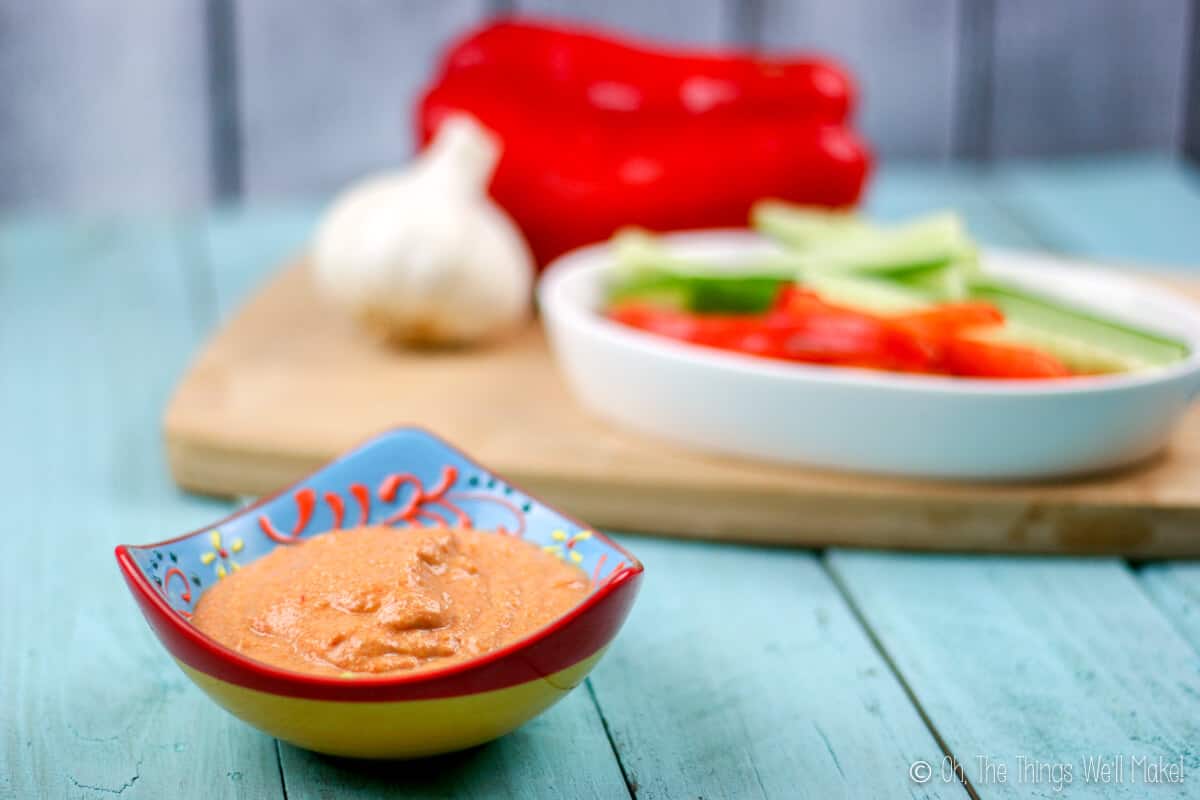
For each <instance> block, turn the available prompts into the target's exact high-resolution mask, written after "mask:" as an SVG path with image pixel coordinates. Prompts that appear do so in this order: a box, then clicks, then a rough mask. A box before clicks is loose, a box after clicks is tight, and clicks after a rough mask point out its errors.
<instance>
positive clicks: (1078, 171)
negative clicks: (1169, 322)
mask: <svg viewBox="0 0 1200 800" xmlns="http://www.w3.org/2000/svg"><path fill="white" fill-rule="evenodd" d="M994 191H995V196H996V197H997V199H998V200H999V201H1000V202H1001V203H1003V204H1004V205H1005V206H1006V207H1007V208H1009V209H1010V211H1011V212H1012V213H1013V214H1015V215H1017V216H1018V217H1019V218H1020V219H1021V220H1022V221H1023V222H1024V223H1025V224H1027V225H1028V226H1029V227H1030V228H1031V229H1033V230H1035V231H1036V232H1037V235H1038V237H1039V238H1041V239H1042V240H1043V241H1045V243H1046V245H1047V246H1048V247H1050V248H1052V249H1055V250H1059V251H1061V252H1065V253H1070V254H1073V255H1080V256H1094V257H1096V258H1102V259H1105V260H1109V261H1118V262H1125V263H1135V264H1153V265H1156V266H1159V265H1161V266H1175V267H1191V268H1196V267H1200V226H1197V224H1196V220H1198V219H1200V174H1198V173H1197V172H1196V170H1195V168H1193V167H1188V166H1186V165H1184V164H1183V163H1182V162H1178V161H1175V160H1172V159H1169V158H1164V157H1146V156H1129V157H1124V158H1111V157H1110V158H1103V159H1085V160H1078V161H1062V162H1055V163H1046V164H1034V165H1021V166H1012V167H1007V168H1005V169H1003V170H1002V171H1000V172H998V173H997V176H996V185H995V189H994Z"/></svg>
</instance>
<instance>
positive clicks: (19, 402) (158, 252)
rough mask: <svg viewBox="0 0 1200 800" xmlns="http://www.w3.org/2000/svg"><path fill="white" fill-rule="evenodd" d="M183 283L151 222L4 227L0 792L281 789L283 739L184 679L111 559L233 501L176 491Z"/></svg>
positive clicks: (189, 343) (263, 792)
mask: <svg viewBox="0 0 1200 800" xmlns="http://www.w3.org/2000/svg"><path fill="white" fill-rule="evenodd" d="M187 287H188V284H187V282H186V281H185V276H184V275H183V272H182V266H181V259H180V252H179V247H178V237H177V236H175V234H174V232H173V231H172V230H170V229H168V228H164V226H161V225H156V224H152V223H149V222H133V223H130V224H128V225H118V224H106V223H96V224H79V225H56V224H44V225H37V226H35V225H27V226H22V227H12V226H8V227H3V228H0V296H2V297H4V298H5V303H4V313H3V314H0V385H2V386H3V387H4V388H3V391H0V419H3V420H4V423H3V424H4V428H3V437H2V438H3V441H4V446H3V448H0V487H3V489H2V490H0V493H2V496H3V498H4V502H3V507H4V515H5V525H6V529H7V531H8V535H6V536H5V545H4V546H5V561H4V563H5V572H4V578H3V580H0V675H3V676H4V677H3V679H0V776H3V778H2V780H0V796H5V797H15V798H25V797H42V796H54V797H102V796H106V795H109V794H118V793H119V794H122V796H128V797H146V798H162V797H247V798H259V797H273V796H276V797H278V796H282V793H281V790H280V788H281V787H280V782H279V772H278V765H277V759H276V755H275V747H274V742H273V741H272V740H271V739H270V738H268V737H266V736H263V735H262V734H259V733H257V732H255V731H254V730H252V729H251V728H249V727H247V726H246V725H244V724H242V723H241V722H238V721H237V720H235V719H233V718H232V717H230V716H228V715H226V714H225V713H223V712H222V711H220V710H219V709H218V708H217V707H216V706H215V705H213V704H212V703H211V702H210V701H209V700H208V699H207V698H206V697H205V696H204V695H202V694H201V693H200V692H199V691H197V690H196V689H194V688H192V687H191V685H190V684H189V683H188V681H187V680H186V679H185V678H184V676H183V675H182V674H181V673H180V671H179V669H178V668H177V667H176V666H175V664H174V663H173V662H172V661H171V659H170V658H169V657H168V655H167V654H166V652H165V651H164V650H163V648H162V647H161V646H160V645H159V644H158V642H157V640H156V639H155V638H154V636H153V635H152V634H151V632H150V630H149V628H148V627H147V625H146V623H145V622H144V621H143V619H142V617H141V615H140V614H139V613H138V610H137V608H136V606H135V605H134V603H133V602H132V600H131V598H130V597H129V596H128V593H127V592H126V589H125V587H124V585H123V583H122V581H121V580H120V578H119V577H118V574H117V570H116V565H115V564H114V563H113V558H112V548H113V546H114V545H115V544H117V543H119V542H130V541H132V542H142V541H152V540H155V539H159V538H163V537H165V536H169V535H171V534H173V533H176V532H182V531H185V530H189V529H191V528H194V527H196V526H198V525H200V524H203V523H204V522H205V521H207V520H211V519H213V518H216V517H218V516H220V515H222V514H224V513H225V509H226V506H225V504H223V503H214V502H212V501H205V500H202V499H199V498H188V497H183V496H180V495H179V494H178V493H177V492H176V491H175V490H174V489H172V487H171V485H170V482H169V479H168V476H167V474H166V470H165V468H164V463H163V458H162V451H161V447H160V440H159V436H160V433H159V429H158V426H157V425H156V424H155V420H156V418H157V415H158V413H159V409H160V408H161V407H162V404H163V402H164V400H165V399H166V395H167V392H168V391H169V389H170V386H171V383H172V381H173V380H174V379H175V378H176V377H177V374H178V372H179V371H181V370H182V368H183V366H184V364H185V363H186V359H187V356H188V354H189V352H190V351H191V349H192V348H193V347H194V346H195V345H196V341H197V335H196V330H195V327H194V325H193V322H192V319H191V316H192V315H191V310H192V309H191V308H190V305H189V303H190V301H189V297H188V288H187Z"/></svg>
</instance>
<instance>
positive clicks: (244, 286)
mask: <svg viewBox="0 0 1200 800" xmlns="http://www.w3.org/2000/svg"><path fill="white" fill-rule="evenodd" d="M941 206H953V207H956V208H959V209H961V210H963V212H964V213H965V214H966V216H967V218H968V220H969V222H970V224H971V227H972V229H973V230H974V232H975V233H976V234H977V235H978V236H979V237H980V238H982V239H983V240H984V241H986V242H988V243H991V244H996V245H1005V246H1014V247H1027V248H1028V247H1032V248H1044V249H1049V250H1053V251H1058V252H1063V253H1069V254H1073V255H1079V256H1085V257H1095V258H1098V259H1104V260H1111V261H1120V262H1130V263H1146V264H1156V265H1162V266H1169V267H1179V268H1187V267H1189V266H1190V267H1197V266H1200V178H1198V177H1197V175H1196V174H1195V173H1194V172H1190V171H1188V170H1187V169H1186V168H1184V167H1182V166H1180V165H1178V164H1176V163H1173V162H1170V161H1165V160H1153V159H1137V158H1133V159H1131V158H1127V159H1118V160H1102V161H1087V162H1073V163H1057V164H1052V165H1041V166H1018V167H1010V168H1005V169H1004V170H1002V171H997V172H972V171H967V170H933V169H929V168H917V167H903V166H896V167H893V168H889V169H884V170H883V172H882V174H881V175H880V176H879V178H878V180H877V181H876V182H875V184H874V188H873V190H872V193H871V195H870V200H869V207H870V210H871V211H872V212H874V213H876V214H879V215H881V216H884V217H895V216H899V215H905V214H911V213H914V212H918V211H921V210H925V209H931V208H935V207H941ZM316 213H317V212H316V209H314V208H300V209H275V210H267V209H255V210H225V211H218V212H215V213H212V214H209V215H204V216H200V215H179V216H172V217H161V218H156V219H146V218H139V219H132V218H123V219H93V220H78V219H72V220H64V219H50V218H29V217H23V218H19V219H16V218H10V219H8V220H7V221H6V222H5V223H4V224H3V225H2V226H0V425H2V426H3V429H2V436H0V500H2V501H3V502H0V519H2V520H3V523H2V524H3V528H4V540H3V545H2V550H0V553H2V560H0V564H2V567H0V797H4V798H20V799H21V800H25V798H33V797H39V796H46V797H95V798H106V797H111V796H113V795H120V796H122V797H130V798H133V797H144V798H154V800H159V799H160V798H222V797H247V798H272V797H287V798H292V800H297V799H299V798H316V797H322V798H352V797H353V798H359V797H364V798H365V797H381V796H414V797H426V796H428V797H451V796H453V797H458V796H462V797H489V798H491V797H504V796H511V797H529V796H538V797H543V796H544V797H556V798H557V797H576V796H578V797H602V798H618V797H624V796H626V795H633V796H637V797H640V798H661V797H704V798H723V797H736V798H741V797H787V798H790V797H812V798H821V799H824V798H840V797H846V798H872V797H880V798H891V797H908V796H912V797H937V798H944V797H968V796H970V797H982V798H1002V797H1025V796H1038V797H1152V798H1160V797H1161V798H1168V797H1171V798H1175V797H1193V798H1196V797H1200V564H1197V563H1151V564H1130V563H1127V562H1125V561H1122V560H1119V559H1115V558H1098V559H1066V558H1013V557H965V556H947V555H928V554H925V555H912V554H896V553H882V552H853V551H843V550H831V551H825V552H812V551H802V550H782V549H762V548H751V547H737V546H727V545H719V544H704V543H696V542H684V541H670V540H665V539H649V538H637V539H636V541H632V545H633V547H634V549H635V550H636V552H637V553H638V554H639V555H640V556H642V558H643V559H644V561H645V563H646V567H647V580H646V581H645V585H644V589H643V592H642V596H641V598H640V600H639V602H638V604H637V606H636V607H635V609H634V612H633V615H632V617H631V619H630V622H629V623H628V625H627V626H626V628H625V630H624V631H623V633H622V635H621V636H620V638H619V639H618V640H617V643H616V644H615V645H614V646H613V648H612V650H611V651H610V653H609V654H608V656H607V657H606V658H605V660H604V661H603V662H602V663H601V665H600V666H599V667H598V668H597V670H596V671H595V673H594V675H593V676H592V678H591V679H590V680H588V681H587V683H586V684H585V685H584V686H582V687H580V688H579V689H578V690H577V691H575V692H574V693H573V694H571V695H570V696H569V697H568V699H567V700H565V701H564V702H563V703H561V704H560V705H558V706H556V707H555V708H553V709H552V710H551V711H549V712H548V713H547V714H545V715H544V716H543V717H541V718H539V719H537V720H536V721H534V722H532V723H531V724H529V725H527V726H526V727H524V728H522V729H521V730H519V731H517V732H516V733H514V734H512V735H510V736H508V737H506V738H504V739H502V740H500V741H498V742H496V743H494V744H491V745H488V746H485V747H481V748H478V749H475V750H472V751H469V752H466V753H462V754H458V755H453V756H447V757H443V758H439V759H434V760H431V761H426V762H419V763H396V764H367V765H364V764H358V763H351V762H345V761H338V760H333V759H328V758H323V757H320V756H316V755H313V754H311V753H307V752H304V751H301V750H297V749H294V748H292V747H290V746H287V745H283V744H280V743H278V742H276V741H274V740H272V739H271V738H269V737H267V736H264V735H262V734H260V733H258V732H257V731H255V730H253V729H251V728H249V727H247V726H245V725H243V724H242V723H240V722H238V721H237V720H235V719H233V718H232V717H230V716H228V715H226V714H225V713H224V712H223V711H221V710H220V709H218V708H217V707H216V706H214V705H213V704H212V703H210V702H209V701H208V700H207V699H206V698H205V697H204V696H203V695H202V694H201V693H200V692H199V691H198V690H197V689H195V688H194V687H193V686H192V685H191V684H190V683H189V682H188V681H187V680H186V679H185V678H184V676H183V675H182V674H181V673H180V671H179V670H178V668H177V667H176V666H175V665H174V664H173V663H171V661H170V659H169V658H168V657H167V656H166V654H165V653H164V651H163V650H161V649H160V647H159V646H158V644H157V642H156V641H155V640H154V638H153V637H152V636H151V634H150V632H149V630H148V629H147V627H146V624H145V623H144V622H143V620H142V618H141V616H140V614H139V613H138V612H137V610H136V608H135V607H134V604H133V601H132V600H131V599H130V597H129V596H128V594H127V593H126V590H125V588H124V586H123V585H122V582H121V580H120V578H119V576H118V574H117V569H116V565H115V563H114V561H113V558H112V547H113V545H115V544H117V543H119V542H142V541H149V540H154V539H158V538H161V537H163V536H166V535H170V534H174V533H177V532H182V531H185V530H190V529H192V528H195V527H197V526H199V525H201V524H203V523H205V522H207V521H209V520H211V519H213V518H215V517H217V516H220V515H222V514H224V513H225V512H226V510H227V508H228V505H227V504H226V503H223V502H220V501H216V500H211V499H203V498H199V497H192V496H187V495H185V494H182V493H180V492H179V491H178V490H176V489H175V488H173V487H172V485H171V483H170V480H169V479H168V477H167V471H166V468H165V465H164V461H163V454H162V450H161V447H160V435H159V427H158V426H159V416H160V412H161V410H162V408H163V406H164V403H165V401H166V399H167V396H168V393H169V391H170V389H171V387H172V385H173V384H174V382H175V381H176V380H177V379H178V378H179V376H180V375H181V374H182V371H183V370H184V368H185V366H186V365H187V363H188V359H189V357H190V356H191V355H192V354H193V353H194V352H195V351H196V349H197V347H198V346H199V344H200V343H201V341H202V340H203V339H204V337H205V336H206V335H208V333H209V332H211V331H212V330H213V328H214V326H215V325H216V324H217V323H218V322H219V321H220V320H221V319H222V318H223V317H224V316H226V315H227V314H228V313H229V312H230V311H231V309H232V308H233V307H234V306H235V305H236V304H237V303H238V302H239V301H240V300H241V299H242V298H243V297H244V296H245V295H246V293H247V291H248V290H250V288H251V287H252V286H253V285H254V284H255V283H257V282H258V281H259V280H260V279H261V278H262V277H263V275H264V274H265V272H266V270H268V269H269V268H270V267H271V266H272V265H274V264H276V263H278V261H279V260H280V259H281V258H283V257H284V256H285V255H287V254H288V253H289V251H292V250H293V249H295V248H296V247H297V246H298V245H300V243H301V242H302V241H303V240H304V238H305V236H306V233H307V232H308V230H309V227H310V225H311V224H312V221H313V219H314V217H315V214H316ZM1198 480H1200V476H1198ZM1197 535H1198V536H1200V531H1197ZM622 536H624V535H622ZM629 538H630V540H633V535H632V534H630V535H629ZM1106 762H1107V763H1108V764H1109V765H1110V766H1109V769H1110V772H1108V773H1105V772H1104V771H1103V769H1104V764H1105V763H1106ZM1118 766H1119V767H1122V768H1123V769H1122V771H1120V772H1116V771H1112V770H1114V769H1115V767H1118ZM956 773H957V775H959V776H961V780H959V779H958V778H956Z"/></svg>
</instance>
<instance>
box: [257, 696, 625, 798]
mask: <svg viewBox="0 0 1200 800" xmlns="http://www.w3.org/2000/svg"><path fill="white" fill-rule="evenodd" d="M280 757H281V758H282V765H283V771H284V780H285V783H286V786H287V797H288V800H309V799H310V798H312V799H313V800H316V798H321V800H351V798H373V797H394V796H397V795H402V796H404V797H406V798H426V797H428V798H445V797H454V798H463V800H467V798H480V799H481V800H492V798H528V797H533V796H537V797H555V798H558V797H597V798H619V797H625V796H627V795H628V794H629V792H628V790H627V789H626V787H625V781H624V778H622V777H621V768H620V766H619V765H618V764H617V761H616V758H614V756H613V751H612V745H610V744H609V741H608V738H607V737H606V736H605V733H604V727H603V725H602V723H601V721H600V717H599V715H598V714H597V713H596V706H595V704H594V703H593V702H592V698H591V696H590V695H589V694H588V690H587V688H586V687H584V686H580V687H579V688H577V689H576V690H575V691H574V692H572V693H571V694H569V695H568V696H567V697H566V698H565V699H564V700H563V701H562V702H561V703H559V704H558V705H557V706H555V707H554V708H552V709H550V710H549V711H547V712H546V713H545V714H543V715H542V716H540V717H538V718H537V719H534V720H533V721H531V722H529V723H528V724H527V725H525V726H524V727H521V728H519V729H517V730H516V731H514V732H513V733H511V734H509V735H508V736H505V737H504V738H502V739H500V740H498V741H496V742H493V743H491V744H487V745H484V746H482V747H477V748H473V749H471V750H467V751H465V752H462V753H452V754H450V755H447V756H441V757H438V758H431V759H424V760H422V761H415V762H380V763H364V762H362V761H352V760H346V759H334V758H326V757H323V756H319V755H316V754H314V753H310V752H308V751H306V750H300V749H298V748H295V747H291V746H289V745H283V746H282V748H281V750H280Z"/></svg>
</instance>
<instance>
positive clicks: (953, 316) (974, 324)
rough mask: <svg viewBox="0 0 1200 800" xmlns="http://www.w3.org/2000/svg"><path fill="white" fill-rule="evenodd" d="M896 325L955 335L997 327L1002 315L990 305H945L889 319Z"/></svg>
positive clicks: (970, 303)
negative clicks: (991, 326)
mask: <svg viewBox="0 0 1200 800" xmlns="http://www.w3.org/2000/svg"><path fill="white" fill-rule="evenodd" d="M890 319H891V320H892V321H893V322H895V323H896V324H897V325H902V326H905V327H908V328H910V329H912V330H916V331H928V332H930V333H940V334H955V333H960V332H962V331H963V330H966V329H968V328H979V327H984V326H988V325H999V324H1000V323H1002V322H1004V314H1003V313H1002V312H1001V311H1000V309H998V308H996V307H995V306H994V305H992V304H991V303H978V302H968V303H945V304H943V305H939V306H934V307H933V308H928V309H922V310H921V311H911V312H908V313H905V314H898V315H895V316H892V317H890Z"/></svg>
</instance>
